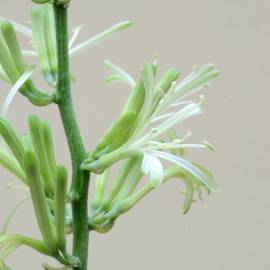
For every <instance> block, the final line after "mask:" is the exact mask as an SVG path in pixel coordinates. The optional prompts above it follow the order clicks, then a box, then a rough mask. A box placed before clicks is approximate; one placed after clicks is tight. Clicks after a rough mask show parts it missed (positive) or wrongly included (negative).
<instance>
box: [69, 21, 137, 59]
mask: <svg viewBox="0 0 270 270" xmlns="http://www.w3.org/2000/svg"><path fill="white" fill-rule="evenodd" d="M131 24H132V23H131V22H130V21H125V22H121V23H117V24H115V25H114V26H112V27H111V28H109V29H107V30H105V31H103V32H101V33H99V34H97V35H96V36H94V37H91V38H89V39H88V40H86V41H84V42H82V43H80V44H79V45H77V46H75V47H73V48H72V49H71V50H70V52H69V55H70V56H71V57H72V56H74V55H76V54H78V53H80V52H81V51H83V50H85V49H88V48H90V47H92V46H94V45H96V44H98V43H100V42H101V41H103V40H105V39H107V38H109V37H111V36H112V35H113V34H115V33H117V32H119V31H122V30H124V29H126V28H128V27H130V26H131Z"/></svg>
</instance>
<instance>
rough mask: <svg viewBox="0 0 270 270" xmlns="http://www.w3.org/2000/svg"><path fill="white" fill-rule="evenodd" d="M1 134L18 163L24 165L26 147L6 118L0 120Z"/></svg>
mask: <svg viewBox="0 0 270 270" xmlns="http://www.w3.org/2000/svg"><path fill="white" fill-rule="evenodd" d="M0 134H1V136H2V137H3V138H4V140H5V142H6V144H7V145H8V146H9V148H10V150H11V151H12V153H13V154H14V156H15V157H16V159H17V160H18V162H19V163H20V164H21V165H22V164H23V153H24V147H23V145H22V142H21V140H20V138H19V137H18V135H17V134H16V132H15V130H14V129H13V128H12V126H11V125H10V123H9V122H8V121H7V120H6V119H4V118H0Z"/></svg>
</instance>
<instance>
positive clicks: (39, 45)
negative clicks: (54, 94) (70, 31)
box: [31, 4, 58, 86]
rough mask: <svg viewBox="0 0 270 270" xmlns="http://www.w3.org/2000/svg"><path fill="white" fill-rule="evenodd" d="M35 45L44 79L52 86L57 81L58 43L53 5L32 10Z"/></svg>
mask: <svg viewBox="0 0 270 270" xmlns="http://www.w3.org/2000/svg"><path fill="white" fill-rule="evenodd" d="M31 21H32V29H33V39H34V46H35V48H36V50H37V53H38V58H39V61H40V66H41V71H42V74H43V77H44V79H45V80H46V81H47V83H48V84H49V85H51V86H55V85H56V82H57V68H58V66H57V45H56V31H55V20H54V14H53V7H52V5H50V4H47V5H44V6H40V7H35V8H33V9H32V12H31Z"/></svg>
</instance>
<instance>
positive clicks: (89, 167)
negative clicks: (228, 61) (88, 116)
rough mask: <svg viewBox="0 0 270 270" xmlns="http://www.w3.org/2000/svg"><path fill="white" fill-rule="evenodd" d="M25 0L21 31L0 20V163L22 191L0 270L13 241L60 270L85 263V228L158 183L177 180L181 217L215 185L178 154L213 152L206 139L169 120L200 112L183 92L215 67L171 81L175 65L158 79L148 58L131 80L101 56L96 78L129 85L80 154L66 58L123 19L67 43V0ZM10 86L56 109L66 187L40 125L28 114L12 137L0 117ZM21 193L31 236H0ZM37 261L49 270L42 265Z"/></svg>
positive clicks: (106, 223) (0, 244)
mask: <svg viewBox="0 0 270 270" xmlns="http://www.w3.org/2000/svg"><path fill="white" fill-rule="evenodd" d="M33 2H34V3H36V4H39V5H36V6H35V7H34V8H33V9H32V11H31V29H30V28H28V27H25V26H22V25H20V24H18V23H15V22H13V21H9V20H6V19H2V18H0V79H2V80H4V81H6V82H7V83H9V84H11V85H12V88H11V90H10V92H9V93H8V95H7V97H6V99H5V101H4V105H3V107H2V108H1V109H0V165H2V166H3V167H4V168H6V169H7V170H8V171H10V172H11V173H13V174H14V175H15V176H17V177H18V178H19V179H20V180H21V181H22V183H23V184H24V186H25V187H24V188H25V190H27V191H29V193H30V195H29V197H28V198H26V199H25V200H23V201H22V202H19V203H18V204H17V205H16V207H15V208H14V209H13V210H12V212H11V213H10V215H9V216H8V218H7V219H6V221H5V222H4V226H3V229H2V230H0V270H8V269H10V268H9V267H8V266H7V265H6V263H5V259H6V257H7V256H8V255H9V254H10V253H11V252H13V251H14V250H15V249H16V248H18V247H20V246H22V245H25V246H28V247H31V248H33V249H35V250H36V251H38V252H40V253H42V254H44V255H47V256H50V257H52V258H55V259H56V260H57V261H58V262H60V263H61V264H62V265H63V268H61V269H74V270H86V269H87V261H88V242H89V232H90V231H96V232H99V233H106V232H108V231H109V230H111V229H112V228H113V226H114V224H115V222H116V220H117V219H118V218H119V217H120V216H121V215H122V214H124V213H125V212H127V211H130V210H131V209H133V208H134V207H135V205H137V204H138V203H139V202H140V201H141V200H142V199H143V198H144V197H145V196H146V195H147V194H148V193H149V192H151V191H153V190H155V189H156V188H158V187H159V186H160V185H162V184H164V183H166V182H167V181H168V180H170V179H172V178H178V179H181V180H182V181H183V182H184V184H185V190H184V191H183V192H182V194H183V195H184V196H185V199H184V203H183V213H184V214H186V213H188V211H189V210H190V208H191V206H192V204H193V202H194V201H195V200H196V196H197V197H199V198H200V199H201V198H202V190H205V191H206V192H207V193H213V192H218V191H219V190H220V189H219V187H218V186H217V185H216V183H215V182H214V177H213V175H212V174H211V173H210V172H209V171H208V170H207V169H206V168H204V167H203V166H201V165H200V164H197V163H196V162H194V161H191V160H187V159H186V158H185V155H184V153H185V150H186V149H208V150H211V151H214V148H213V146H212V145H211V144H210V143H208V142H207V141H204V142H203V143H201V144H195V143H189V142H187V140H188V139H189V137H190V135H191V133H190V132H187V133H186V134H185V135H182V136H179V135H178V133H177V132H176V126H177V125H178V124H179V123H181V122H183V121H186V120H187V119H189V118H190V117H194V116H197V115H200V114H201V113H203V103H204V99H205V98H204V96H203V95H201V96H200V100H199V101H197V102H196V101H192V100H186V98H187V97H188V96H190V95H191V94H194V93H196V92H197V91H199V90H201V89H203V88H204V87H205V86H208V85H209V83H210V82H211V81H212V80H213V79H214V78H216V77H217V76H218V75H219V71H218V70H217V69H216V68H215V67H214V65H212V64H207V65H204V66H202V67H199V68H195V69H194V70H193V72H192V73H191V74H190V75H188V76H187V77H186V78H184V79H181V81H180V82H177V81H178V80H179V78H180V75H181V72H180V70H179V69H178V68H170V69H169V70H167V71H165V72H164V73H163V74H162V75H161V76H160V77H159V75H158V69H157V59H155V60H154V61H153V62H152V63H147V64H145V65H144V66H143V67H142V69H141V70H140V72H139V76H138V79H137V80H135V79H133V78H132V76H130V75H129V74H128V72H126V71H125V70H124V69H122V68H121V67H119V66H117V65H115V64H113V63H112V62H110V61H108V60H107V61H105V64H106V66H107V67H108V68H109V70H110V71H111V72H112V74H111V75H110V76H109V77H108V78H107V80H106V81H107V82H108V83H113V82H119V81H120V82H125V83H126V84H127V85H128V86H129V87H130V88H131V90H132V91H131V94H130V96H129V98H128V100H127V102H126V104H125V106H124V108H123V110H122V112H121V114H120V116H119V117H118V119H116V121H115V122H114V123H113V124H112V125H111V127H109V128H108V130H107V131H106V132H105V133H104V135H103V136H102V137H101V138H100V139H99V141H98V143H97V145H96V147H95V149H93V150H92V151H90V152H87V151H86V149H85V147H84V143H83V140H82V138H81V134H80V129H79V127H78V124H77V120H76V116H75V112H74V109H73V102H72V91H71V81H74V80H71V79H72V78H73V76H72V75H71V73H70V63H69V60H70V58H72V57H73V56H75V55H77V54H78V53H80V52H82V51H83V50H84V49H86V48H89V47H91V46H94V45H96V44H98V43H99V42H101V41H103V40H105V39H107V38H108V37H110V36H112V35H114V34H115V33H118V32H120V31H122V30H124V29H126V28H128V27H130V26H131V24H132V23H131V22H130V21H124V22H121V23H117V24H115V25H113V26H112V27H110V28H108V29H107V30H105V31H102V32H101V33H99V34H97V35H95V36H94V37H91V38H89V39H87V40H85V41H84V42H82V43H80V44H77V45H74V44H75V41H76V39H77V37H78V34H79V32H80V30H81V26H79V27H76V28H75V29H74V33H73V36H72V37H71V39H70V40H68V6H69V4H70V0H33ZM16 32H19V33H22V34H24V35H26V36H27V37H28V38H31V39H32V42H31V44H32V45H33V48H34V50H24V51H22V50H21V49H20V45H19V42H18V39H17V36H16ZM26 56H27V57H37V60H38V61H39V65H40V70H41V73H42V75H43V78H44V80H45V82H46V83H47V84H48V85H49V86H50V87H51V88H52V89H53V92H44V91H41V90H40V89H38V88H37V87H36V86H35V84H34V80H33V78H32V77H33V74H34V70H35V68H36V67H35V66H34V65H31V64H27V62H26V61H25V57H26ZM18 92H20V93H21V94H23V95H24V96H25V97H27V98H28V99H29V101H30V102H32V103H33V104H35V105H38V106H45V105H49V104H51V103H55V104H56V105H57V106H58V109H59V113H60V116H61V120H62V124H63V127H64V130H65V134H66V138H67V143H68V146H69V150H70V156H71V161H72V179H71V185H70V189H69V191H68V173H67V170H66V168H65V167H64V166H59V165H58V164H57V161H56V155H55V151H54V143H53V136H52V131H51V129H50V125H49V123H48V122H46V121H41V120H40V119H39V118H38V117H37V116H36V115H30V116H29V120H28V129H29V131H28V132H27V133H26V134H24V135H23V136H21V135H19V134H18V133H17V132H16V130H15V129H14V128H13V127H12V125H11V123H10V121H9V120H8V119H7V112H8V108H9V107H10V105H11V103H12V100H13V99H14V98H15V96H16V93H18ZM164 161H165V162H166V163H165V162H164ZM116 164H117V165H120V166H119V167H117V166H115V165H116ZM172 165H173V166H172ZM167 166H168V167H167ZM115 168H117V169H118V172H117V173H116V176H115V177H114V179H113V181H110V177H112V175H114V174H113V173H111V170H112V169H113V170H115ZM90 173H92V174H96V176H95V178H96V179H95V189H94V191H93V198H92V200H91V208H90V211H88V187H89V182H90ZM146 179H148V181H147V180H146ZM28 199H31V201H32V204H33V208H34V215H35V218H36V221H37V225H38V228H39V230H40V234H41V240H36V239H32V238H29V237H26V236H22V235H17V234H8V233H7V230H8V227H9V226H8V225H9V223H10V221H11V219H12V218H13V217H14V215H15V213H16V211H17V209H18V208H19V207H21V205H22V204H23V203H24V202H25V201H27V200H28ZM71 233H72V234H73V243H72V244H73V247H72V252H69V250H68V247H67V246H68V245H67V237H66V234H71ZM43 267H44V269H47V270H51V269H55V268H52V267H50V266H48V265H46V264H44V265H43ZM59 269H60V268H59Z"/></svg>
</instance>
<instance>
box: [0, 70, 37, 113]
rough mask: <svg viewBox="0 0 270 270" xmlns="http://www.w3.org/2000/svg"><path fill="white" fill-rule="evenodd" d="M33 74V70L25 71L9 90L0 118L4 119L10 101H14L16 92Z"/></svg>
mask: <svg viewBox="0 0 270 270" xmlns="http://www.w3.org/2000/svg"><path fill="white" fill-rule="evenodd" d="M33 72H34V69H33V68H32V69H30V70H28V71H26V72H25V73H24V74H23V75H22V76H21V77H20V78H19V80H18V81H17V82H16V83H15V85H14V86H13V87H12V88H11V90H10V91H9V94H8V95H7V97H6V99H5V101H4V105H3V107H2V109H1V111H0V116H1V117H6V114H7V110H8V108H9V106H10V104H11V102H12V100H13V99H14V97H15V95H16V94H17V92H18V91H19V90H20V88H21V87H22V86H23V84H24V83H25V82H26V81H27V80H28V79H29V78H30V77H31V76H32V74H33Z"/></svg>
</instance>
